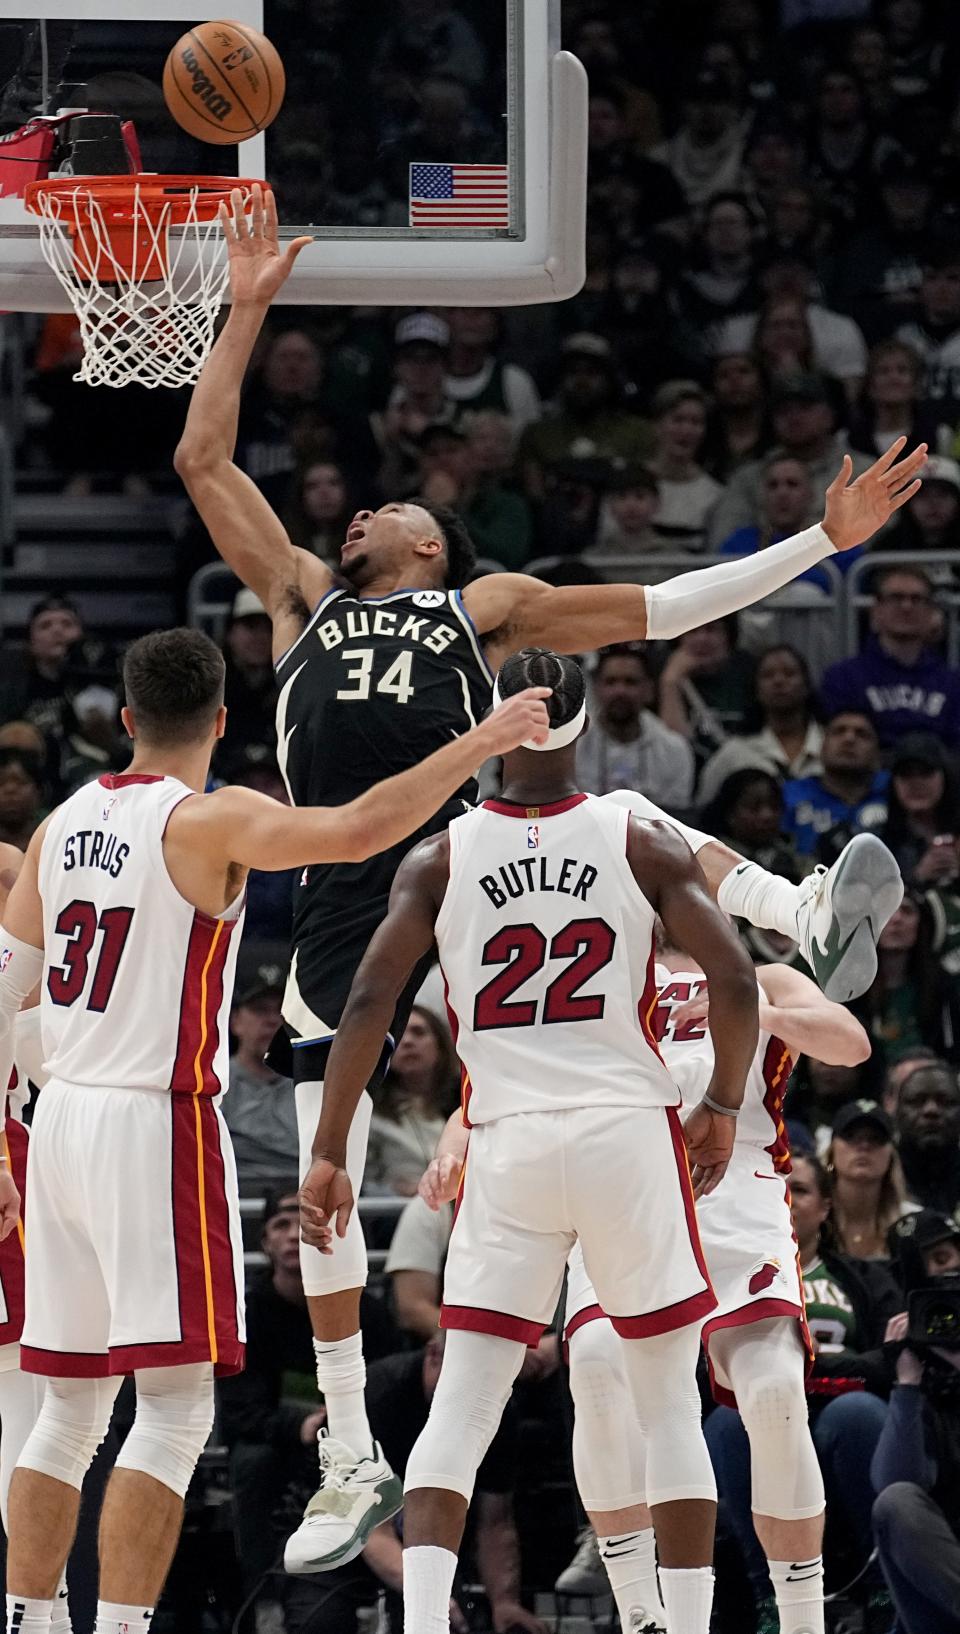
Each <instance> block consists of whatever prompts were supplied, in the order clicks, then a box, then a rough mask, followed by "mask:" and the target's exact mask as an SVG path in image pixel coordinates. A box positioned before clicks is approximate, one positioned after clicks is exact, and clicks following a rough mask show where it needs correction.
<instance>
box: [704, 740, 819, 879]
mask: <svg viewBox="0 0 960 1634" xmlns="http://www.w3.org/2000/svg"><path fill="white" fill-rule="evenodd" d="M702 821H703V823H704V825H705V827H706V828H707V829H708V830H709V832H710V833H711V834H715V835H716V837H717V839H718V840H720V841H721V843H722V844H724V845H729V846H731V847H732V848H733V850H734V851H739V852H740V854H741V856H744V857H748V858H749V859H750V861H751V862H758V863H760V865H761V867H763V868H766V869H768V870H769V872H770V873H771V874H782V875H783V876H784V877H785V878H786V879H792V880H797V879H799V877H800V873H801V869H800V867H799V864H798V860H797V856H796V853H795V851H794V850H793V847H792V846H791V845H790V843H789V841H788V840H787V838H786V837H785V835H784V832H783V797H782V794H781V790H780V784H779V783H778V782H777V780H776V778H775V777H771V776H770V775H769V773H768V772H757V771H754V770H753V769H752V768H751V767H749V766H748V767H746V768H745V769H744V770H743V771H740V772H731V774H730V776H729V777H728V778H726V779H725V781H724V782H723V783H721V785H720V788H719V789H718V790H717V793H716V795H715V797H714V799H713V800H712V801H711V803H710V805H709V806H707V808H706V810H705V811H704V812H703V814H702Z"/></svg>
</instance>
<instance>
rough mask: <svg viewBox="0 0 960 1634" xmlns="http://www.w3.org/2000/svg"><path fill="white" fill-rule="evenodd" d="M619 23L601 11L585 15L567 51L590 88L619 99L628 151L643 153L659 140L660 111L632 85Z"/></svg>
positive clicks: (644, 92) (646, 93)
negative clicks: (579, 65) (606, 89)
mask: <svg viewBox="0 0 960 1634" xmlns="http://www.w3.org/2000/svg"><path fill="white" fill-rule="evenodd" d="M620 21H621V20H620V19H619V18H614V17H611V16H610V15H609V14H607V13H605V12H604V11H599V10H594V11H588V12H587V14H586V15H585V16H584V17H582V18H581V19H580V21H579V22H578V23H575V24H574V28H573V32H572V35H571V39H570V49H571V50H572V51H573V53H574V55H575V56H577V57H579V58H580V61H581V62H582V63H583V66H584V68H585V69H586V70H587V74H588V76H589V79H590V84H591V85H604V86H609V88H610V89H611V90H612V91H613V92H614V94H615V96H616V97H617V98H618V100H619V105H620V107H621V109H622V112H623V135H624V138H625V140H626V141H627V142H628V143H629V145H630V147H631V148H635V149H639V150H640V151H641V152H646V150H647V148H649V147H652V146H653V144H654V143H655V142H656V141H658V140H659V137H660V109H659V107H658V105H657V100H656V97H655V96H653V95H652V94H651V92H650V91H647V90H644V89H643V88H642V87H641V86H639V85H636V84H635V83H634V81H633V77H632V75H633V70H634V67H635V64H634V63H633V62H632V61H631V62H630V64H629V71H628V66H627V63H626V60H625V53H624V42H623V40H622V39H621V38H620Z"/></svg>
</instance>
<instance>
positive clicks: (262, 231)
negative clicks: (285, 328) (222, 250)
mask: <svg viewBox="0 0 960 1634" xmlns="http://www.w3.org/2000/svg"><path fill="white" fill-rule="evenodd" d="M219 216H220V229H221V231H222V233H223V236H224V238H225V239H226V241H227V255H228V257H229V260H230V299H231V301H232V303H233V305H234V306H240V305H242V304H243V303H244V302H245V301H250V302H255V303H257V304H260V305H264V306H266V305H269V303H270V302H271V301H272V300H273V298H274V296H275V295H276V293H277V291H278V289H280V287H281V286H282V285H283V284H285V283H286V281H287V279H288V278H289V276H290V273H291V272H292V271H293V264H294V262H295V261H296V259H297V256H298V255H299V254H300V251H301V250H302V249H304V247H305V246H306V245H307V244H309V243H311V242H312V240H311V239H310V238H309V237H307V238H294V239H292V240H291V241H290V243H289V244H284V245H283V246H282V247H281V244H280V231H279V225H278V222H277V204H276V200H275V198H274V196H273V192H272V190H271V189H270V188H269V187H267V188H263V187H261V186H260V184H259V182H255V183H254V186H253V192H252V195H251V208H250V214H249V215H247V213H246V211H245V210H244V204H243V194H242V193H241V192H240V190H239V188H234V190H233V192H232V193H231V194H230V205H229V208H228V206H227V205H226V204H221V205H220V209H219Z"/></svg>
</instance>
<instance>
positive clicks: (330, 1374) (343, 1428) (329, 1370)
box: [313, 1333, 373, 1458]
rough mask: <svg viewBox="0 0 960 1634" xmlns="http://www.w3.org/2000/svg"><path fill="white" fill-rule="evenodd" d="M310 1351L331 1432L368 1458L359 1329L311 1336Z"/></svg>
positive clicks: (370, 1442) (364, 1373)
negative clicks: (338, 1334) (340, 1336)
mask: <svg viewBox="0 0 960 1634" xmlns="http://www.w3.org/2000/svg"><path fill="white" fill-rule="evenodd" d="M313 1354H314V1355H315V1357H316V1358H317V1384H318V1385H319V1387H320V1394H321V1396H322V1397H323V1400H324V1404H325V1406H326V1409H327V1429H328V1430H329V1432H330V1435H331V1436H332V1438H333V1440H334V1441H342V1442H344V1444H345V1445H346V1446H348V1447H349V1448H350V1451H351V1452H355V1453H357V1454H358V1455H359V1456H360V1457H361V1458H369V1457H370V1455H371V1454H372V1452H373V1436H372V1435H371V1433H370V1425H369V1423H368V1421H367V1407H366V1403H365V1401H364V1399H363V1387H364V1385H365V1384H366V1382H367V1369H366V1364H365V1362H364V1360H363V1339H362V1338H361V1336H360V1334H359V1333H351V1335H350V1337H349V1338H348V1339H314V1341H313Z"/></svg>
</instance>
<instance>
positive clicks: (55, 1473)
mask: <svg viewBox="0 0 960 1634" xmlns="http://www.w3.org/2000/svg"><path fill="white" fill-rule="evenodd" d="M121 1383H122V1380H120V1379H48V1380H47V1387H46V1390H45V1391H44V1396H43V1405H42V1406H41V1408H40V1412H39V1413H38V1415H37V1422H36V1424H35V1425H34V1427H33V1429H32V1430H31V1431H30V1434H29V1435H28V1436H27V1439H26V1442H25V1443H24V1447H23V1451H22V1452H21V1454H20V1457H19V1459H18V1464H19V1466H20V1467H21V1468H23V1469H35V1470H37V1471H38V1472H39V1473H40V1474H41V1475H49V1476H50V1477H51V1479H52V1480H54V1481H63V1482H64V1484H65V1485H66V1486H72V1487H76V1489H77V1491H78V1492H79V1490H80V1488H81V1487H82V1485H83V1478H84V1476H85V1475H86V1473H87V1470H88V1469H89V1468H90V1465H91V1464H92V1463H93V1459H94V1455H95V1454H96V1451H97V1448H98V1447H99V1445H100V1443H101V1441H102V1440H103V1438H104V1436H105V1435H106V1433H107V1429H108V1428H109V1424H110V1414H111V1413H112V1412H113V1404H114V1402H115V1401H116V1399H117V1392H118V1391H119V1389H120V1385H121Z"/></svg>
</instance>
